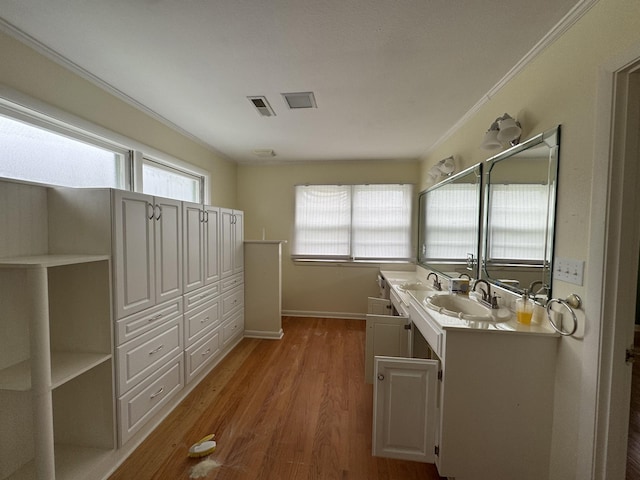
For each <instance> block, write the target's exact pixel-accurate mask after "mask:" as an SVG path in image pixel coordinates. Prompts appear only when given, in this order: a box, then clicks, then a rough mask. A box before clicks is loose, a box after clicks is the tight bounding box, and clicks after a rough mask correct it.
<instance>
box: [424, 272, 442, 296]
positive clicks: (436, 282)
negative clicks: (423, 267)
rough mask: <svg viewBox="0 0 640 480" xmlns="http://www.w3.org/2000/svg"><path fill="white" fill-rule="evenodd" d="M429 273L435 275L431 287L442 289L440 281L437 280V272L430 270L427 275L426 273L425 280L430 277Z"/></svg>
mask: <svg viewBox="0 0 640 480" xmlns="http://www.w3.org/2000/svg"><path fill="white" fill-rule="evenodd" d="M431 275H433V276H434V277H436V278H434V279H433V288H435V289H436V290H438V291H440V290H442V283H440V282H439V281H438V274H437V273H435V272H431V273H430V274H429V275H427V280H429V278H431Z"/></svg>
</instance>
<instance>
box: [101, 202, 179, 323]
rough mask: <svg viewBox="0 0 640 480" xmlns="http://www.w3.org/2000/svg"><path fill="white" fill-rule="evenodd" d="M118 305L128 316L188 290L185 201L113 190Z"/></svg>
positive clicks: (119, 312) (121, 314)
mask: <svg viewBox="0 0 640 480" xmlns="http://www.w3.org/2000/svg"><path fill="white" fill-rule="evenodd" d="M113 209H114V219H113V237H114V245H113V249H114V258H115V305H116V316H117V318H123V317H126V316H128V315H131V314H133V313H136V312H139V311H141V310H144V309H146V308H149V307H152V306H154V305H156V304H158V303H162V302H165V301H167V300H170V299H172V298H176V297H178V296H180V295H181V294H182V204H181V202H180V201H177V200H170V199H164V198H157V197H152V196H149V195H143V194H140V193H132V192H125V191H122V190H114V191H113Z"/></svg>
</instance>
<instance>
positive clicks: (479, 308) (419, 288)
mask: <svg viewBox="0 0 640 480" xmlns="http://www.w3.org/2000/svg"><path fill="white" fill-rule="evenodd" d="M395 286H396V287H397V288H398V290H400V291H402V292H406V293H409V294H412V296H413V297H414V298H416V299H418V300H419V301H420V299H422V302H421V303H422V304H423V305H424V306H425V307H426V308H428V309H430V310H433V311H435V312H438V313H440V314H442V315H446V316H448V317H454V318H458V319H460V320H467V321H474V322H491V323H499V322H506V321H508V320H510V319H511V312H510V311H509V310H508V309H505V308H498V309H495V308H491V307H489V306H486V305H483V304H482V303H480V302H479V301H477V300H474V299H472V298H469V297H468V296H466V295H459V294H451V293H439V291H438V290H435V289H433V288H432V287H430V286H429V285H426V284H424V283H421V282H402V283H398V284H396V285H395ZM418 292H420V293H418Z"/></svg>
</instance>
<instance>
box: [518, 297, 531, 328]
mask: <svg viewBox="0 0 640 480" xmlns="http://www.w3.org/2000/svg"><path fill="white" fill-rule="evenodd" d="M533 306H534V304H533V301H531V299H529V291H528V290H527V289H525V291H524V292H523V293H522V298H519V299H518V300H516V318H517V319H518V322H519V323H521V324H523V325H531V317H532V316H533Z"/></svg>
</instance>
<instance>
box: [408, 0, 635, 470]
mask: <svg viewBox="0 0 640 480" xmlns="http://www.w3.org/2000/svg"><path fill="white" fill-rule="evenodd" d="M639 42H640V2H638V1H637V0H600V1H599V2H598V3H596V4H595V6H594V7H593V8H592V9H591V10H590V11H589V12H588V13H587V14H586V15H585V16H584V17H582V19H580V20H579V21H578V22H577V23H576V24H575V25H574V26H573V27H572V28H571V29H570V30H568V31H567V32H566V33H565V34H564V35H563V36H562V37H561V38H560V39H558V40H557V41H556V42H555V43H554V44H553V45H551V46H550V47H549V48H547V49H546V50H545V51H544V52H543V53H542V54H541V55H540V56H539V57H537V58H536V60H535V61H534V62H532V63H531V64H530V65H529V66H527V67H526V68H525V69H524V71H522V72H521V73H520V74H519V75H518V76H517V77H515V78H514V79H513V80H512V81H511V82H509V83H508V84H507V85H506V86H505V87H504V88H503V89H501V90H500V91H499V92H498V93H497V94H496V95H495V96H493V97H492V98H491V99H490V100H489V101H488V102H487V103H486V104H485V105H484V106H483V107H482V108H481V109H480V110H479V111H478V112H477V113H476V114H475V115H474V116H473V117H472V118H471V119H470V120H469V121H468V122H467V123H466V124H464V125H463V126H462V127H461V128H460V129H459V130H457V131H456V132H455V133H454V135H452V136H451V138H449V139H448V140H447V141H445V142H444V143H442V145H440V146H439V147H438V148H437V149H436V150H435V151H433V152H431V153H430V154H429V156H428V157H427V158H426V159H425V161H424V162H423V164H422V171H421V178H422V179H423V184H424V183H425V179H426V174H427V170H428V169H429V167H431V165H433V164H434V163H435V162H437V161H438V160H440V159H441V158H444V157H446V156H448V155H455V156H456V159H457V160H458V161H460V162H461V163H462V164H463V165H464V166H470V165H472V164H475V163H477V162H481V161H483V160H485V159H486V158H488V157H489V156H490V155H491V154H489V153H487V152H486V151H483V150H481V149H480V148H479V145H480V143H481V141H482V138H483V135H484V132H485V131H486V130H487V129H488V127H489V125H490V124H491V122H492V121H493V120H494V119H495V118H496V117H498V116H500V115H502V114H503V113H504V112H508V113H510V114H511V115H513V116H515V117H517V118H518V119H519V120H520V121H521V122H522V126H523V130H524V132H523V138H525V139H526V138H528V137H531V136H533V135H535V134H537V133H540V132H542V131H544V130H546V129H548V128H551V127H553V126H555V125H557V124H562V140H561V146H560V174H559V182H558V216H557V224H556V228H557V241H556V255H557V256H560V257H565V258H573V259H581V260H585V261H586V260H588V259H589V256H590V255H593V254H594V252H591V251H590V241H589V234H590V223H591V222H604V220H605V219H604V218H600V217H599V216H597V215H593V214H592V205H591V182H592V174H593V171H592V165H593V162H594V150H595V148H596V145H595V143H594V134H595V130H596V121H597V117H596V97H597V87H598V78H599V71H600V68H601V67H602V66H603V65H605V64H607V63H609V62H611V61H612V60H614V59H615V58H616V57H617V56H619V55H621V54H623V53H625V52H627V51H629V50H630V49H632V48H635V47H636V46H637V45H638V43H639ZM596 173H597V175H602V174H603V173H604V172H602V171H598V172H596ZM596 253H597V252H596ZM585 271H586V270H585ZM594 280H595V281H594ZM598 280H599V279H589V278H586V279H585V285H584V286H576V285H572V284H567V283H563V282H559V281H554V287H553V288H554V297H559V298H565V297H566V296H567V295H569V294H570V293H573V292H575V293H578V294H579V295H580V296H582V297H583V299H584V298H590V297H591V298H593V297H599V296H600V291H599V288H598V285H599V281H598ZM590 284H591V285H594V284H595V286H592V287H591V288H590ZM579 321H580V328H579V330H578V332H577V336H576V337H571V338H562V339H561V340H560V347H559V352H558V353H559V355H558V366H557V373H556V405H555V410H554V412H553V414H554V438H553V444H552V445H551V448H552V464H551V473H552V475H551V478H552V479H557V480H560V479H562V480H571V479H576V480H580V479H581V478H587V477H580V475H579V474H577V473H576V472H579V471H580V468H581V467H580V465H581V464H583V465H584V463H585V462H589V461H590V460H589V459H587V458H580V456H579V452H581V451H584V450H586V449H587V448H586V447H583V445H581V442H585V441H587V442H588V441H589V439H588V438H586V437H579V435H578V433H579V431H580V428H581V426H580V421H581V416H580V411H581V408H582V400H583V399H582V398H581V391H582V389H583V387H584V385H582V384H581V381H582V379H583V378H584V379H586V380H585V381H592V379H594V377H595V375H594V373H593V372H588V371H583V370H584V368H585V367H584V366H583V365H585V359H586V358H587V357H588V356H593V355H597V354H598V352H597V351H588V350H586V349H585V347H584V345H585V342H584V334H585V325H589V324H590V323H591V322H602V321H603V319H601V318H586V319H585V318H584V314H583V313H582V312H579ZM587 328H588V327H587ZM593 381H595V380H593ZM590 400H591V399H589V401H590ZM585 430H586V431H588V430H589V428H588V427H587V428H586V429H585Z"/></svg>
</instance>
